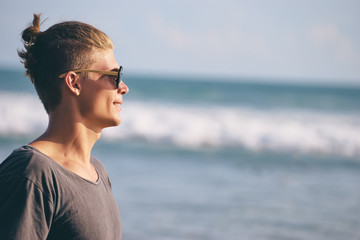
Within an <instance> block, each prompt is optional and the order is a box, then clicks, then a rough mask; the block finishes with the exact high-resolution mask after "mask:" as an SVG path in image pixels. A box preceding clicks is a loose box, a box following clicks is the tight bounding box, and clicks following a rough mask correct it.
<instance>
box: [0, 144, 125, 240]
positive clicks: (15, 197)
mask: <svg viewBox="0 0 360 240" xmlns="http://www.w3.org/2000/svg"><path fill="white" fill-rule="evenodd" d="M91 163H92V164H93V165H94V167H95V169H96V171H97V173H98V175H99V178H98V180H97V182H92V181H89V180H86V179H84V178H82V177H80V176H78V175H77V174H75V173H73V172H71V171H69V170H68V169H66V168H64V167H62V166H61V165H59V164H58V163H57V162H55V161H54V160H53V159H51V158H50V157H48V156H46V155H44V154H43V153H41V152H40V151H38V150H37V149H36V148H34V147H32V146H30V145H26V146H23V147H21V148H18V149H16V150H14V152H13V153H12V154H11V155H10V156H9V157H8V158H7V159H6V160H4V162H2V163H1V164H0V239H19V240H20V239H21V240H27V239H29V240H30V239H31V240H36V239H51V240H52V239H62V240H63V239H81V240H87V239H89V240H92V239H94V240H117V239H121V224H120V216H119V210H118V208H117V205H116V202H115V199H114V197H113V194H112V191H111V183H110V180H109V177H108V175H107V173H106V170H105V168H104V167H103V165H102V164H101V163H100V162H99V161H98V160H97V159H95V158H94V157H91Z"/></svg>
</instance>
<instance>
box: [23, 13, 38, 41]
mask: <svg viewBox="0 0 360 240" xmlns="http://www.w3.org/2000/svg"><path fill="white" fill-rule="evenodd" d="M39 33H40V15H39V14H34V20H33V22H32V25H30V26H29V27H28V28H26V29H25V30H24V31H23V33H22V39H23V40H24V42H25V43H28V44H29V45H32V44H33V43H34V41H35V40H36V37H37V36H38V35H39Z"/></svg>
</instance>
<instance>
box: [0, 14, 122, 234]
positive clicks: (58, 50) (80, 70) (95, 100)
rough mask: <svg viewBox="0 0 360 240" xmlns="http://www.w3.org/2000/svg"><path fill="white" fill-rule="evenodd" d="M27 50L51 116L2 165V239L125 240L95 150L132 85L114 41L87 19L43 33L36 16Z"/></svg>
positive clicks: (116, 121)
mask: <svg viewBox="0 0 360 240" xmlns="http://www.w3.org/2000/svg"><path fill="white" fill-rule="evenodd" d="M22 38H23V41H24V46H25V49H24V50H23V51H20V52H19V56H20V57H21V59H22V61H23V63H24V65H25V68H26V74H27V75H28V76H29V77H30V79H31V81H32V82H33V83H34V85H35V88H36V91H37V93H38V95H39V97H40V99H41V101H42V103H43V105H44V107H45V110H46V111H47V113H48V115H49V124H48V128H47V130H46V131H45V133H44V134H42V135H41V136H40V137H39V138H37V139H36V140H34V141H32V142H31V143H29V144H28V145H25V146H23V147H21V148H18V149H16V150H14V152H13V153H12V154H11V155H10V156H9V157H8V158H7V159H6V160H4V161H3V162H2V163H1V165H0V238H1V239H21V240H26V239H31V240H35V239H96V240H100V239H101V240H103V239H105V240H106V239H109V240H115V239H121V225H120V217H119V211H118V208H117V206H116V202H115V200H114V197H113V195H112V191H111V184H110V181H109V178H108V175H107V173H106V171H105V169H104V167H103V166H102V164H101V163H100V162H99V161H98V160H97V159H95V158H94V157H93V156H91V149H92V147H93V145H94V144H95V142H96V141H97V140H98V139H99V137H100V134H101V131H102V129H104V128H106V127H111V126H117V125H119V124H120V122H121V117H120V111H121V107H120V105H121V104H122V102H123V95H124V94H126V93H127V92H128V91H129V89H128V87H127V86H126V85H125V84H124V83H123V82H122V80H121V71H122V67H120V66H119V65H118V63H117V61H116V59H115V57H114V54H113V44H112V41H111V40H110V39H109V37H108V36H106V35H105V34H104V33H103V32H101V31H100V30H98V29H96V28H94V27H93V26H90V25H88V24H85V23H81V22H62V23H59V24H55V25H53V26H52V27H50V28H49V29H48V30H46V31H44V32H41V31H40V17H39V15H36V14H34V20H33V23H32V25H31V26H30V27H28V28H27V29H25V30H24V31H23V34H22Z"/></svg>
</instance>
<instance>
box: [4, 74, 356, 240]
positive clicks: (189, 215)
mask: <svg viewBox="0 0 360 240" xmlns="http://www.w3.org/2000/svg"><path fill="white" fill-rule="evenodd" d="M124 80H125V82H126V83H127V84H128V86H129V87H130V93H129V95H127V96H125V98H124V99H125V100H124V104H123V111H122V116H123V123H122V124H121V125H120V126H119V127H117V128H109V129H106V130H104V132H103V134H102V138H101V140H100V141H99V142H98V143H97V144H96V145H95V147H94V149H93V155H95V156H96V157H98V158H99V159H100V160H101V161H102V162H103V164H104V165H105V167H106V168H107V169H108V172H109V174H110V178H111V180H112V185H113V191H114V195H115V198H116V200H117V201H118V204H119V208H120V212H121V216H122V222H123V231H124V239H130V240H137V239H139V240H141V239H149V238H150V239H157V240H158V239H160V240H161V239H169V240H173V239H174V240H180V239H194V240H198V239H224V240H233V239H241V240H242V239H274V240H278V239H280V240H281V239H320V240H321V239H324V240H325V239H326V240H328V239H359V238H360V230H359V229H360V218H359V215H360V188H359V187H358V183H359V182H360V108H359V107H358V106H360V89H359V88H356V87H354V88H350V87H321V86H308V85H289V84H288V85H285V84H280V83H277V84H275V83H274V84H270V83H267V84H264V83H258V82H252V81H251V79H248V80H247V79H243V81H242V82H234V81H230V80H228V79H214V78H213V79H197V78H194V79H191V78H189V77H179V76H168V77H165V76H162V77H154V76H151V77H145V76H140V75H126V73H125V74H124ZM0 100H1V101H0V114H1V121H0V158H1V159H4V158H5V157H6V156H7V155H8V154H9V153H10V152H11V150H12V149H13V148H15V147H17V146H19V145H22V144H26V143H27V142H28V141H30V140H31V139H32V138H34V137H36V136H37V135H38V134H40V133H41V132H42V131H43V130H44V129H45V127H46V122H47V117H46V114H45V113H44V110H43V108H42V106H41V104H40V103H39V100H38V98H37V96H36V95H35V92H34V90H33V89H32V86H31V83H30V81H29V80H27V79H26V78H24V77H23V74H22V73H21V72H18V71H9V70H1V71H0ZM0 161H1V160H0Z"/></svg>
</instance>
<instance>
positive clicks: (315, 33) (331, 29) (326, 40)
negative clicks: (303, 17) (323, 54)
mask: <svg viewBox="0 0 360 240" xmlns="http://www.w3.org/2000/svg"><path fill="white" fill-rule="evenodd" d="M310 38H311V40H312V43H313V45H314V46H315V47H316V48H317V49H318V50H325V51H330V52H332V53H333V56H334V57H339V58H340V59H342V60H343V61H347V60H351V59H353V58H354V57H355V55H354V53H355V52H356V50H355V45H354V43H353V42H352V41H351V39H350V38H349V37H348V36H346V35H345V34H344V33H342V32H341V31H340V29H339V28H338V27H337V26H336V25H335V24H316V25H314V26H312V27H311V29H310Z"/></svg>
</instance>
